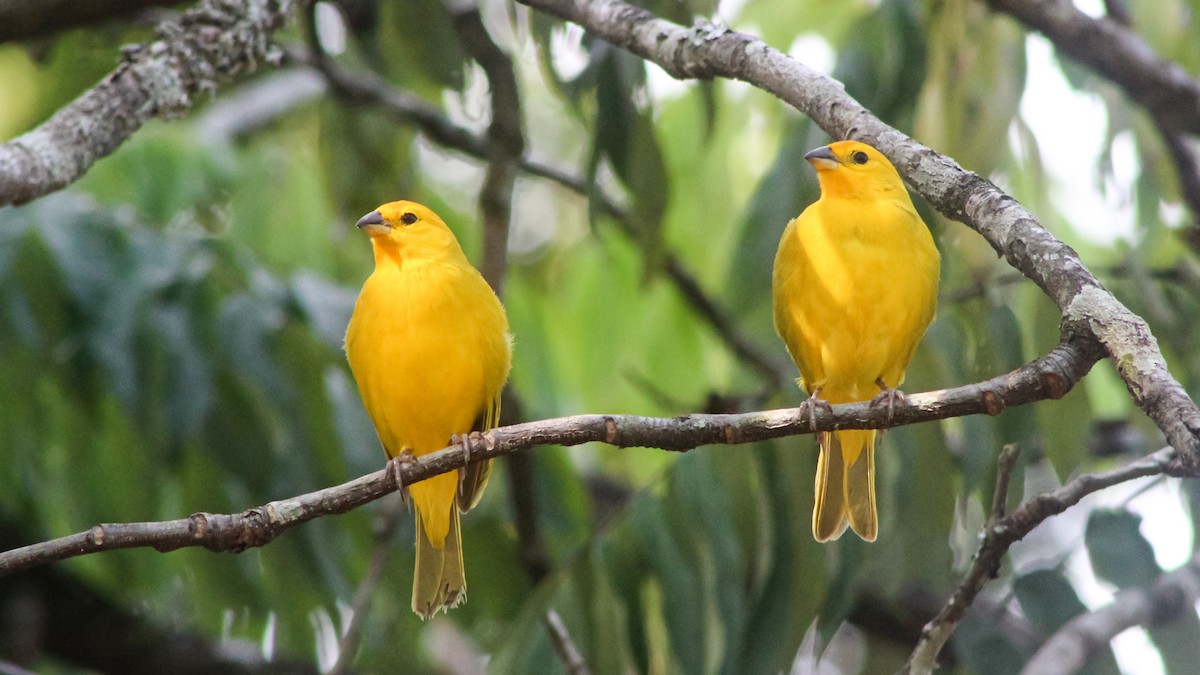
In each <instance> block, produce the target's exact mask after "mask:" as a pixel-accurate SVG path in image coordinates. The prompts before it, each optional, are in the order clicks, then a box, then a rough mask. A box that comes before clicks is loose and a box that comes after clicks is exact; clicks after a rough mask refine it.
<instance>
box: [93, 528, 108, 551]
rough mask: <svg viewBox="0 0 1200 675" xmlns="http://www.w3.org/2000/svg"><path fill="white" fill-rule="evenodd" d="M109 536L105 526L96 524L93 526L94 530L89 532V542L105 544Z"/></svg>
mask: <svg viewBox="0 0 1200 675" xmlns="http://www.w3.org/2000/svg"><path fill="white" fill-rule="evenodd" d="M107 536H108V534H107V532H106V531H105V530H104V526H103V525H96V526H95V527H93V528H92V531H91V532H89V533H88V542H89V543H91V544H92V545H94V546H97V547H100V546H104V540H105V539H106V538H107Z"/></svg>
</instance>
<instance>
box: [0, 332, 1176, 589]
mask: <svg viewBox="0 0 1200 675" xmlns="http://www.w3.org/2000/svg"><path fill="white" fill-rule="evenodd" d="M1099 356H1100V355H1099V353H1098V352H1097V351H1096V350H1095V349H1094V348H1092V347H1091V346H1090V343H1087V342H1083V343H1078V344H1077V343H1072V342H1064V343H1062V344H1060V345H1058V346H1057V347H1055V348H1054V350H1052V351H1051V352H1050V353H1049V354H1047V355H1045V356H1043V357H1041V358H1039V359H1037V360H1035V361H1032V362H1030V363H1028V364H1025V365H1024V366H1021V367H1020V368H1018V369H1016V370H1014V371H1012V372H1010V373H1006V374H1004V375H1000V376H997V377H994V378H992V379H990V380H985V381H983V382H979V383H976V384H969V385H965V386H961V387H955V388H953V389H942V390H939V391H934V392H928V393H923V394H914V395H911V396H908V397H906V400H905V402H904V403H903V404H902V405H898V406H896V408H895V410H894V411H889V410H887V409H886V408H884V407H882V406H880V407H872V406H871V404H870V403H869V402H862V403H847V404H842V405H835V406H833V407H832V412H825V411H818V412H817V413H816V415H815V420H816V424H815V426H810V424H809V417H808V415H800V414H799V411H798V409H795V408H788V409H781V410H765V411H759V412H750V413H741V414H728V415H703V414H694V415H683V416H680V417H673V418H655V417H640V416H636V415H575V416H572V417H560V418H557V419H550V420H542V421H540V422H528V423H525V424H514V425H510V426H505V427H500V428H497V429H492V430H490V431H487V432H485V433H482V434H479V433H474V434H471V435H470V437H469V438H468V439H467V442H466V446H467V448H466V450H464V448H463V447H462V446H459V445H455V446H452V447H448V448H443V449H442V450H439V451H437V452H433V453H430V454H428V455H422V456H421V457H418V458H417V459H416V460H415V461H414V462H412V463H411V464H410V465H408V466H407V467H406V468H403V470H402V474H403V476H402V478H403V482H404V484H405V485H410V484H412V483H415V482H417V481H421V480H425V479H426V478H429V477H431V476H434V475H437V474H441V473H446V472H448V471H453V470H455V469H459V468H461V467H463V466H466V464H467V463H468V462H469V461H470V462H473V461H480V460H482V459H489V458H492V457H499V456H501V455H505V454H508V453H511V452H515V451H517V450H522V449H525V448H531V447H534V446H537V445H565V446H571V445H580V444H583V443H590V442H600V443H607V444H609V445H614V446H617V447H652V448H661V449H664V450H675V451H681V452H683V451H687V450H690V449H692V448H695V447H698V446H701V445H709V444H730V445H732V444H741V443H750V442H753V441H762V440H767V439H771V438H781V437H784V436H794V435H798V434H803V433H812V432H814V431H829V430H832V429H835V428H837V429H880V428H883V427H886V426H898V425H904V424H915V423H917V422H927V421H930V420H936V419H945V418H948V417H959V416H963V415H974V414H979V413H987V414H990V415H997V414H999V413H1000V412H1002V411H1003V410H1004V409H1005V408H1008V407H1013V406H1017V405H1024V404H1027V403H1031V402H1033V401H1040V400H1044V399H1047V398H1060V397H1061V396H1063V395H1064V394H1066V392H1067V391H1069V390H1070V389H1071V387H1073V386H1074V385H1075V383H1076V382H1078V381H1079V380H1080V379H1081V378H1082V377H1083V376H1084V375H1086V374H1087V372H1088V370H1090V369H1091V367H1092V365H1093V364H1094V363H1095V362H1096V361H1097V360H1098V359H1099ZM889 419H890V423H889ZM1151 457H1154V456H1153V455H1152V456H1151ZM1143 461H1146V460H1143ZM1174 470H1175V471H1177V472H1179V473H1180V474H1182V473H1183V472H1184V470H1183V469H1181V468H1174ZM1139 475H1144V474H1139ZM391 476H392V474H391V472H390V471H389V470H387V469H384V470H381V471H377V472H375V473H371V474H368V475H366V476H362V477H360V478H356V479H354V480H352V481H349V482H347V483H343V484H342V485H338V486H336V487H330V488H325V489H323V490H318V491H316V492H310V493H308V494H304V495H299V496H297V497H292V498H289V499H282V500H279V501H274V502H270V503H268V504H265V505H263V506H260V507H257V508H252V509H249V510H247V511H244V512H242V513H235V514H210V513H196V514H193V515H192V516H191V517H189V518H182V519H179V520H170V521H162V522H148V523H126V524H105V525H96V526H95V527H92V528H91V529H90V530H88V531H86V532H79V533H77V534H73V535H70V536H66V537H61V538H59V539H54V540H52V541H48V542H43V543H40V544H34V545H32V546H25V547H22V548H18V549H14V550H11V551H6V552H4V553H0V576H3V575H6V574H12V573H13V572H17V571H20V570H23V569H28V568H30V567H34V566H36V565H41V564H44V563H47V562H52V561H55V560H63V559H66V558H71V557H75V556H79V555H85V554H88V553H95V552H99V551H106V550H112V549H119V548H138V547H151V548H154V549H156V550H158V551H171V550H175V549H178V548H182V547H185V546H203V547H205V548H207V549H209V550H211V551H233V552H240V551H243V550H245V549H247V548H250V547H253V546H263V545H266V544H268V543H270V542H271V541H272V540H273V539H275V537H277V536H279V535H280V534H282V533H283V532H285V531H287V530H289V529H291V528H293V527H295V526H297V525H299V524H301V523H305V522H308V521H310V520H312V519H314V518H318V517H321V516H326V515H332V514H338V513H345V512H347V511H350V510H351V509H354V508H357V507H359V506H362V505H363V504H366V503H368V502H370V501H373V500H375V499H378V498H380V497H382V496H383V495H385V494H389V493H391V492H394V491H395V490H397V489H398V486H397V485H396V483H395V482H394V480H393V479H392V477H391ZM1082 478H1083V477H1081V478H1080V479H1076V480H1077V481H1078V480H1081V479H1082ZM1064 489H1065V488H1064ZM1093 489H1099V488H1093ZM1089 491H1091V490H1089ZM1055 494H1058V493H1057V492H1056V493H1055ZM1083 494H1086V492H1084V493H1082V494H1080V495H1079V496H1078V497H1076V501H1078V499H1079V498H1082V496H1083ZM1055 503H1057V502H1055ZM1042 508H1048V507H1042ZM1065 508H1066V506H1065V505H1064V506H1062V508H1060V509H1059V510H1060V511H1061V510H1062V509H1065ZM1037 513H1039V514H1040V513H1042V512H1041V511H1038V512H1037ZM1018 515H1019V514H1013V516H1011V517H1010V518H1009V520H1012V519H1015V518H1017V517H1018ZM1049 515H1052V514H1050V513H1046V515H1042V516H1040V518H1041V519H1044V518H1046V517H1048V516H1049ZM1038 522H1040V520H1039V521H1038ZM1030 527H1032V526H1030ZM1026 531H1028V530H1026Z"/></svg>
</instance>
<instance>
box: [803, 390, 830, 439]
mask: <svg viewBox="0 0 1200 675" xmlns="http://www.w3.org/2000/svg"><path fill="white" fill-rule="evenodd" d="M817 408H820V409H821V410H822V411H824V412H827V413H832V412H833V406H831V405H829V401H826V400H825V399H823V398H821V389H820V387H818V388H817V389H816V390H815V391H813V393H811V394H809V395H808V398H806V399H804V402H803V403H801V404H800V408H799V412H800V416H801V417H807V418H808V426H809V428H810V429H813V428H816V426H817Z"/></svg>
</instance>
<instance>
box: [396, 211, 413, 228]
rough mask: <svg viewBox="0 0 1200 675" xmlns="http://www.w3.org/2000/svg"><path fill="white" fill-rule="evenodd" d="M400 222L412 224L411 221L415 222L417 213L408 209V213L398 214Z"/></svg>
mask: <svg viewBox="0 0 1200 675" xmlns="http://www.w3.org/2000/svg"><path fill="white" fill-rule="evenodd" d="M400 222H402V223H404V224H405V225H412V224H413V223H415V222H417V214H415V213H413V212H411V211H409V212H408V213H406V214H404V215H402V216H400Z"/></svg>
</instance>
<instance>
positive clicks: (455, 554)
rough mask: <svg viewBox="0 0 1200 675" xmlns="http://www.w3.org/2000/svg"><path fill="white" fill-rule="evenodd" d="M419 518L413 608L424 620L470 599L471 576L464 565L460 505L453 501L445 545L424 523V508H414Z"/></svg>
mask: <svg viewBox="0 0 1200 675" xmlns="http://www.w3.org/2000/svg"><path fill="white" fill-rule="evenodd" d="M414 513H415V514H416V521H417V561H416V564H415V565H414V566H413V592H412V608H413V611H414V612H416V613H417V616H419V617H421V618H422V619H428V618H429V617H431V616H433V615H434V614H437V612H438V610H441V609H450V608H451V607H455V606H457V605H458V604H459V603H460V602H463V601H465V600H466V599H467V575H466V570H465V569H464V568H463V558H462V546H461V544H460V540H459V524H458V507H457V506H455V505H454V504H453V503H451V504H450V531H449V532H448V533H447V534H446V540H445V542H444V543H443V545H442V547H441V548H437V547H435V546H434V545H433V543H431V542H430V541H429V537H428V536H427V535H426V534H425V527H424V525H423V524H422V523H421V511H420V510H419V509H417V510H414Z"/></svg>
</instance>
